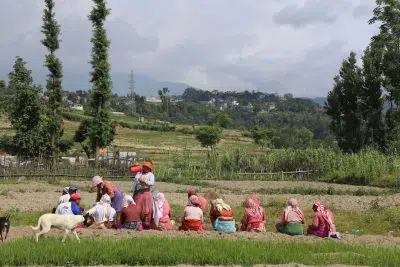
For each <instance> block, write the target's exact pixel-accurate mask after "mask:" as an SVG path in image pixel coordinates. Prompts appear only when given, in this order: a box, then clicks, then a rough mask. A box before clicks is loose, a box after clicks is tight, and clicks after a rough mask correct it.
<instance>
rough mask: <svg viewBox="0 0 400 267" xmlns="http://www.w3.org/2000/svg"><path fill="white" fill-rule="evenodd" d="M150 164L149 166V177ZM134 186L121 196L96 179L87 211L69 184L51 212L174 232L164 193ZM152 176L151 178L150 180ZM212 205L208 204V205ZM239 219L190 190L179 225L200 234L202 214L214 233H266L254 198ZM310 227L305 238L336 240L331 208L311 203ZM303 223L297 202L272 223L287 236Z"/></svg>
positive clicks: (102, 224)
mask: <svg viewBox="0 0 400 267" xmlns="http://www.w3.org/2000/svg"><path fill="white" fill-rule="evenodd" d="M150 171H151V165H149V166H148V173H150ZM140 177H141V178H139V179H140V180H138V182H137V184H138V183H140V185H141V188H140V190H138V187H139V186H137V185H136V186H135V189H136V191H135V190H134V194H133V197H132V196H130V195H124V194H123V193H122V192H121V191H120V190H119V189H118V188H117V187H116V186H115V185H114V184H113V183H112V182H110V181H103V179H102V178H101V177H99V176H95V177H93V179H92V183H93V186H94V187H96V188H97V199H96V203H95V205H93V207H92V208H91V209H89V210H88V211H87V212H85V213H84V212H83V209H82V208H81V207H80V199H81V197H80V195H79V194H78V193H77V188H76V187H74V186H71V187H69V188H64V190H63V193H62V196H61V197H60V199H59V202H58V206H57V208H55V209H54V211H53V212H55V213H58V214H62V215H66V214H75V215H79V214H84V215H85V216H86V217H87V218H88V221H89V223H88V224H87V226H88V227H92V228H93V227H94V228H102V229H109V228H117V229H120V228H125V229H129V230H135V231H142V230H147V229H154V230H159V231H168V230H173V229H174V226H175V221H174V220H172V214H171V207H170V205H169V203H168V201H167V200H166V198H165V195H164V194H163V193H161V192H158V191H152V190H151V183H153V181H152V180H151V179H147V178H146V179H143V175H142V176H140ZM149 177H150V178H151V176H149ZM209 204H210V205H209ZM243 208H244V210H243V216H242V217H241V220H240V222H239V223H236V221H235V214H234V212H233V209H232V208H231V206H230V205H228V204H227V203H225V201H224V200H223V198H221V197H218V196H214V197H212V198H209V202H208V201H207V200H206V198H204V197H203V196H201V195H199V194H197V193H196V192H194V191H189V192H188V201H187V204H186V207H185V208H184V211H183V216H182V218H181V224H180V225H179V227H177V228H178V229H179V230H182V231H204V230H206V229H207V227H206V224H207V222H206V220H205V216H204V214H207V213H208V215H209V218H210V223H211V227H212V228H213V229H214V230H215V231H219V232H225V233H234V232H236V231H239V230H240V231H248V232H265V231H266V225H267V216H266V213H265V210H264V208H263V206H262V205H261V203H260V201H259V200H258V199H257V198H256V197H249V198H247V199H246V200H245V201H244V203H243ZM312 209H313V211H314V215H313V220H312V224H311V225H310V226H309V227H308V229H307V234H308V235H314V236H319V237H334V238H340V235H339V233H337V232H336V227H335V223H334V217H333V213H332V211H331V210H329V209H327V208H326V207H325V206H323V205H322V204H321V203H320V202H315V203H314V204H313V207H312ZM305 224H306V220H305V216H304V213H303V211H302V210H301V209H300V208H299V206H298V202H297V200H296V199H290V200H289V201H288V205H287V207H286V208H285V209H283V211H282V215H281V219H280V222H279V223H278V224H276V229H277V231H278V232H280V233H284V234H288V235H303V234H304V229H305V228H304V225H305Z"/></svg>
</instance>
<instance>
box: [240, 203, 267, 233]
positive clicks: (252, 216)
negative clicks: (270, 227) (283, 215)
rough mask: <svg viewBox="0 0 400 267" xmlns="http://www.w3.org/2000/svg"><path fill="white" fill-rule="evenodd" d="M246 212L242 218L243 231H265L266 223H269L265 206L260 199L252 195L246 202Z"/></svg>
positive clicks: (241, 228)
mask: <svg viewBox="0 0 400 267" xmlns="http://www.w3.org/2000/svg"><path fill="white" fill-rule="evenodd" d="M244 208H245V210H244V214H243V217H242V220H241V227H240V230H241V231H248V232H253V231H254V232H265V224H266V223H267V219H266V215H265V211H264V208H263V207H262V206H261V205H260V201H259V200H258V199H257V198H255V197H251V198H248V199H247V200H246V201H245V202H244Z"/></svg>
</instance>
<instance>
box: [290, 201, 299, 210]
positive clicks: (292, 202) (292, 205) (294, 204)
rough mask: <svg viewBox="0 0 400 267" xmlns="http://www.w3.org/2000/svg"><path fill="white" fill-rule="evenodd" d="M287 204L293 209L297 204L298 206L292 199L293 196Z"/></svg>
mask: <svg viewBox="0 0 400 267" xmlns="http://www.w3.org/2000/svg"><path fill="white" fill-rule="evenodd" d="M288 205H289V206H290V207H292V208H293V209H296V208H297V206H298V203H297V200H296V199H294V198H291V199H289V201H288Z"/></svg>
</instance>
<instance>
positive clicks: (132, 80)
mask: <svg viewBox="0 0 400 267" xmlns="http://www.w3.org/2000/svg"><path fill="white" fill-rule="evenodd" d="M129 90H130V91H131V98H132V107H131V108H132V110H131V112H132V115H134V114H136V99H135V76H134V74H133V70H131V74H130V80H129Z"/></svg>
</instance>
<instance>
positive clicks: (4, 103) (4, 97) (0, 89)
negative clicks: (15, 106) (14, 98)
mask: <svg viewBox="0 0 400 267" xmlns="http://www.w3.org/2000/svg"><path fill="white" fill-rule="evenodd" d="M9 96H10V95H9V92H8V89H7V85H6V82H5V81H3V80H0V114H1V113H5V112H7V110H8V108H7V107H8V105H9V101H10V97H9Z"/></svg>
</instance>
